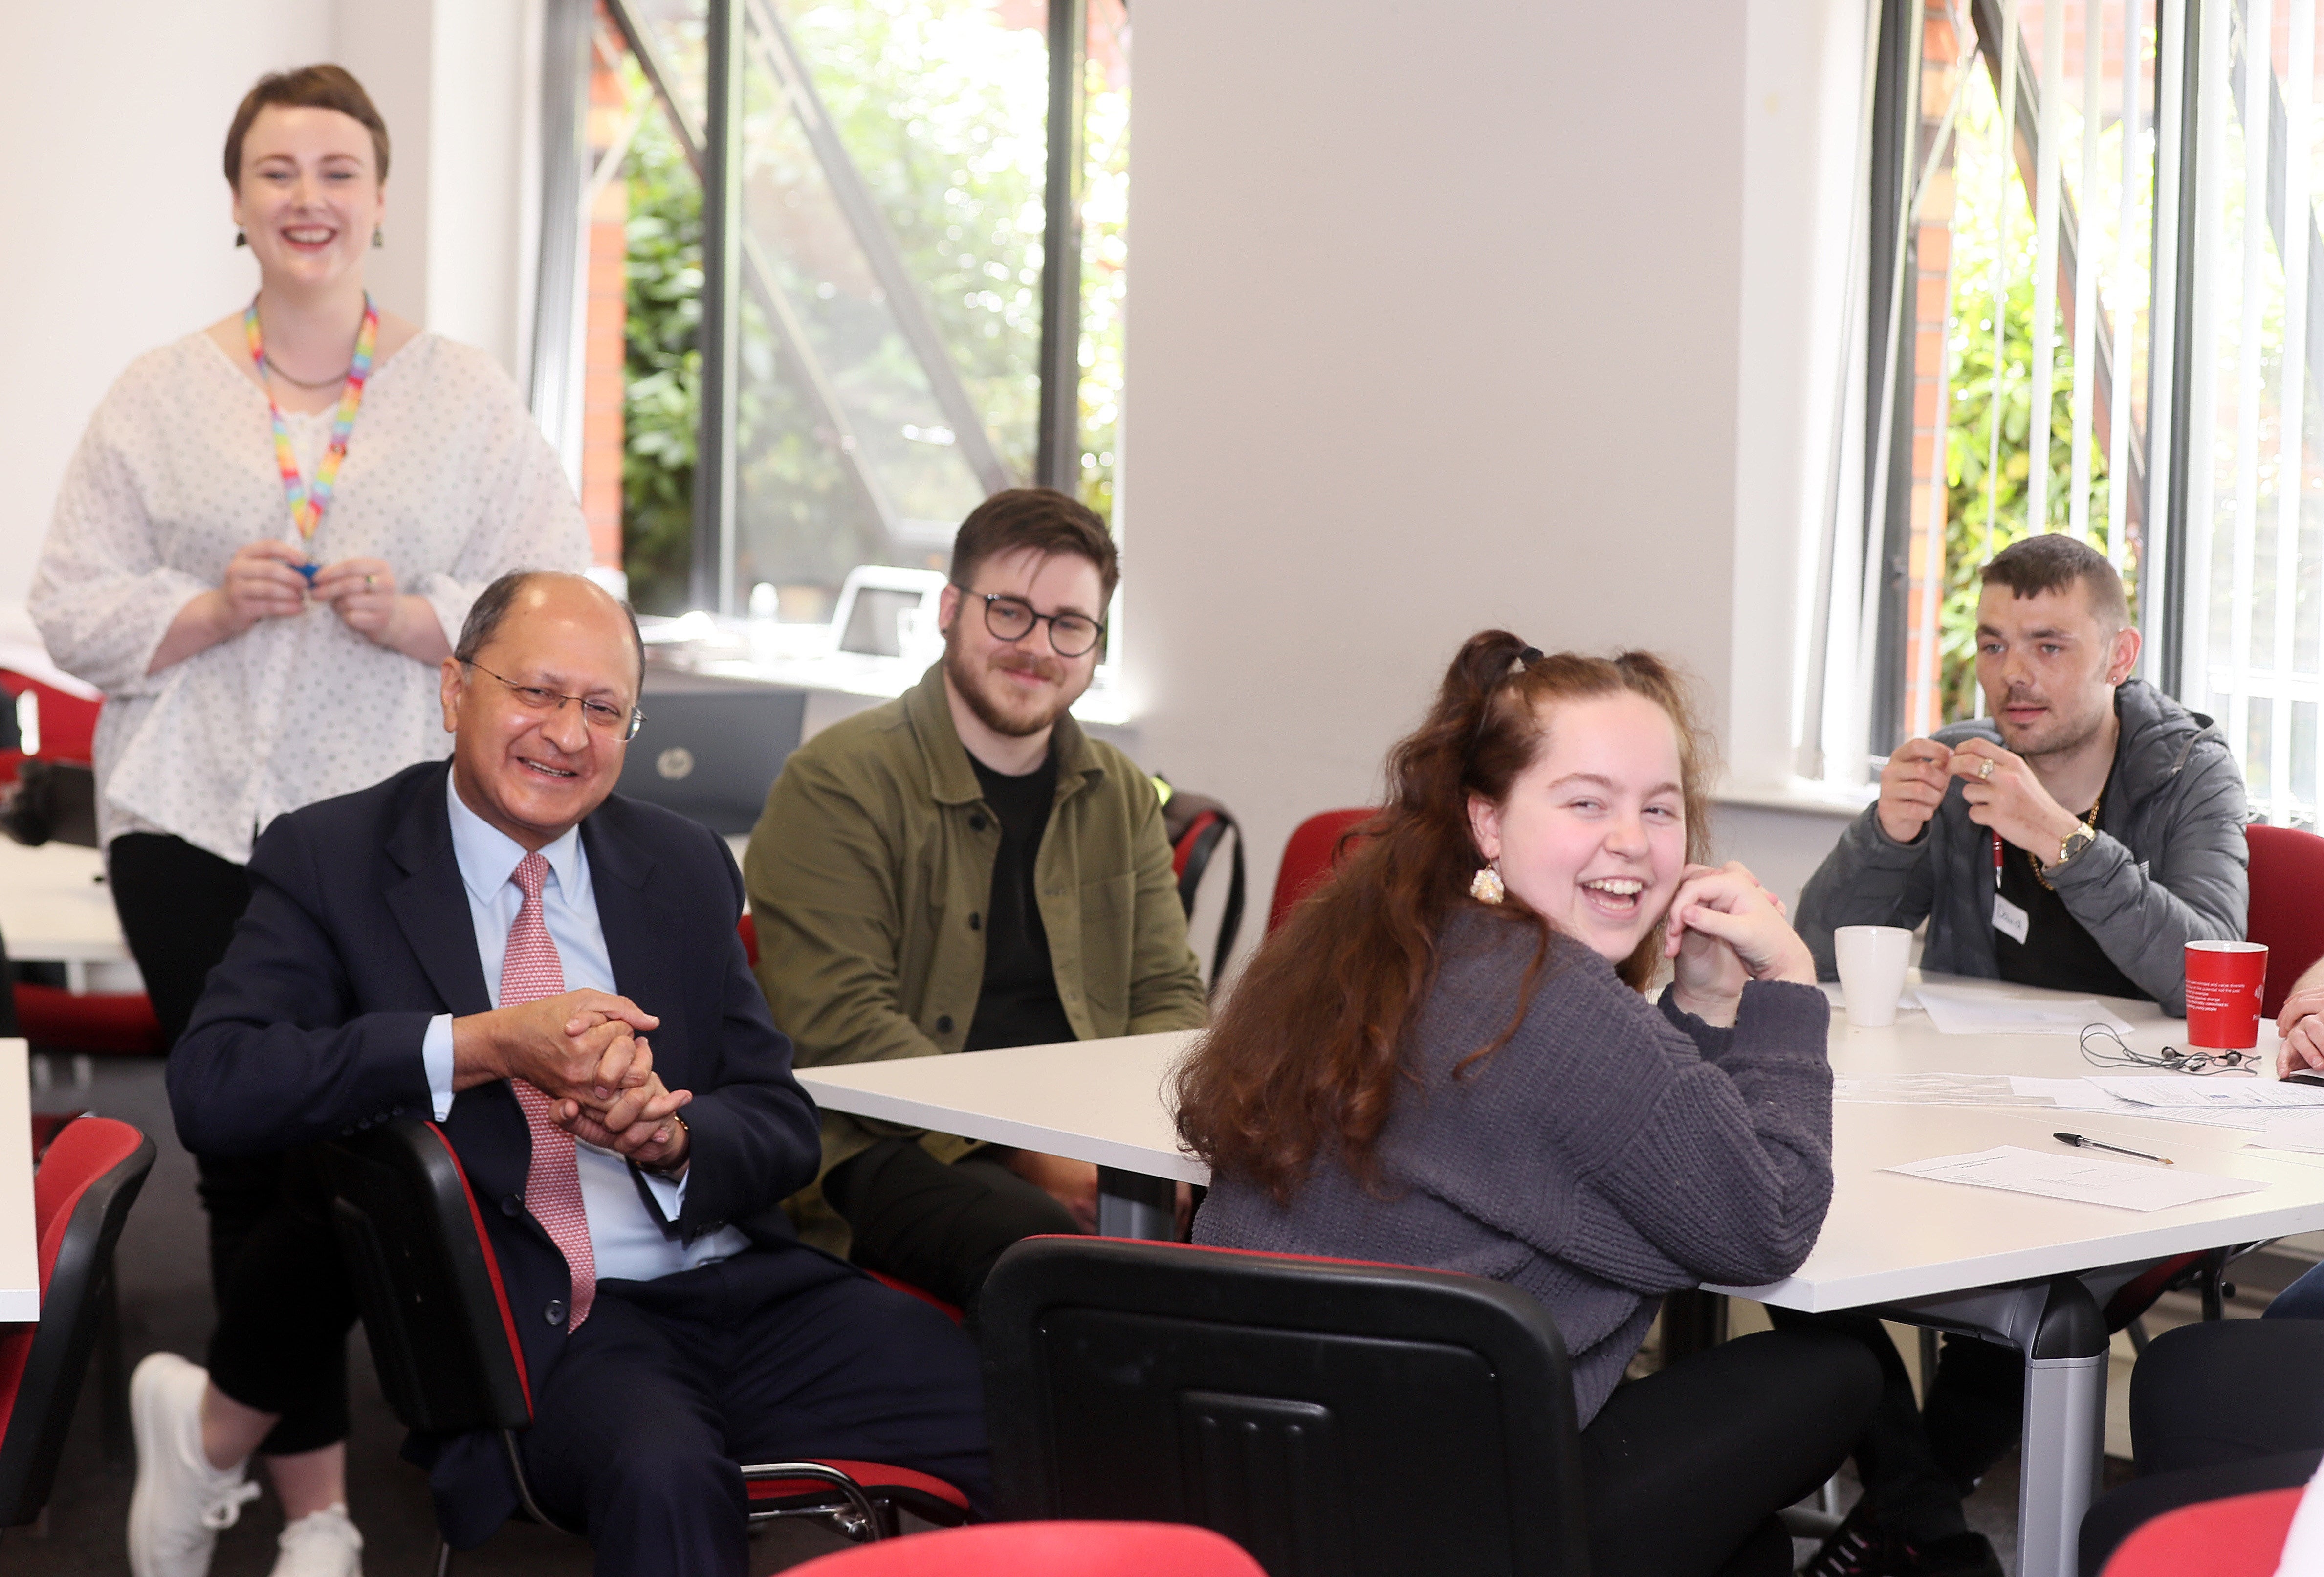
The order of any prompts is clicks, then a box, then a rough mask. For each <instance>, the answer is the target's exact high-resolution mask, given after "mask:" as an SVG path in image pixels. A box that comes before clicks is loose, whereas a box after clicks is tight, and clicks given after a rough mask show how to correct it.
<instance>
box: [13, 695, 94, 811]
mask: <svg viewBox="0 0 2324 1577" xmlns="http://www.w3.org/2000/svg"><path fill="white" fill-rule="evenodd" d="M27 691H29V692H30V693H31V694H32V704H33V706H34V707H35V708H37V709H38V710H39V714H40V719H41V751H40V754H41V758H42V760H43V761H78V762H80V763H82V764H83V765H87V764H88V762H89V761H91V760H93V759H95V756H96V740H97V710H98V709H99V708H100V707H102V706H103V705H104V704H105V703H104V702H103V701H101V700H89V699H88V697H86V696H78V695H74V694H72V693H71V692H70V691H62V690H59V689H58V688H57V687H56V686H55V685H53V684H47V683H43V682H42V681H40V680H37V679H34V678H32V677H30V676H29V675H27V674H23V673H17V672H16V671H15V670H14V669H13V668H0V694H5V696H6V698H7V700H6V703H5V704H7V705H9V706H11V707H14V705H15V704H16V700H17V698H18V697H20V696H22V695H23V694H25V693H26V692H27ZM24 756H25V752H23V751H22V750H0V784H12V783H14V782H15V781H16V770H17V768H18V767H20V766H21V765H23V761H24Z"/></svg>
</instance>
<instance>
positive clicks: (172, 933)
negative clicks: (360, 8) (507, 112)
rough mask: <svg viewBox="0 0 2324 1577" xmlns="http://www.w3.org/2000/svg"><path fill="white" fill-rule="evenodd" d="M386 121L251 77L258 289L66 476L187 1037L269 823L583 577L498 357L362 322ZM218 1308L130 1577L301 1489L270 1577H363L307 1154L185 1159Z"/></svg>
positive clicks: (115, 784)
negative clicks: (557, 579) (486, 605)
mask: <svg viewBox="0 0 2324 1577" xmlns="http://www.w3.org/2000/svg"><path fill="white" fill-rule="evenodd" d="M387 167H388V138H387V127H386V125H385V123H384V122H383V121H382V119H381V118H380V115H379V111H378V110H377V109H375V108H374V107H373V105H372V102H371V99H370V98H369V97H368V96H367V95H365V93H364V90H363V88H362V86H361V84H359V83H358V82H356V80H355V78H354V77H352V76H350V75H349V74H348V73H347V72H346V71H345V70H341V69H340V68H339V67H337V66H330V65H320V66H309V67H306V68H304V69H302V70H296V71H291V72H289V73H285V74H281V75H275V76H269V77H266V78H263V79H261V80H260V81H259V83H258V85H257V86H256V87H254V88H252V89H251V91H250V93H249V95H248V96H247V97H244V99H243V101H242V105H241V107H240V108H239V109H237V110H236V111H235V117H234V122H233V125H232V127H231V129H229V131H228V132H227V134H226V180H227V182H228V184H229V186H230V187H231V188H232V190H233V195H234V220H235V225H236V226H237V227H239V234H238V235H237V237H236V240H235V244H236V245H238V246H239V245H247V246H249V248H250V251H251V254H252V255H253V256H254V257H255V258H256V259H257V262H258V268H259V279H260V283H259V288H258V292H257V294H256V296H255V297H254V299H253V300H252V301H251V302H250V304H249V306H248V307H247V308H246V309H244V310H242V311H235V312H234V313H233V314H231V315H230V316H228V317H226V318H224V319H222V320H219V321H218V322H217V323H214V324H212V325H211V326H210V327H209V328H208V329H204V330H202V331H201V332H199V333H196V334H190V335H188V336H187V337H186V338H185V339H180V340H179V341H177V342H176V343H174V344H171V345H167V346H164V347H162V348H160V349H158V350H154V351H152V352H149V353H148V354H146V355H144V356H143V357H139V358H138V359H137V360H136V361H135V362H134V363H133V364H131V366H130V367H129V369H128V370H127V371H126V372H124V374H123V375H122V376H121V377H120V379H119V381H117V382H116V383H115V385H113V387H112V389H111V390H110V391H109V392H108V393H107V394H106V396H105V399H104V402H103V403H102V404H100V405H99V406H98V407H97V413H96V414H95V415H94V416H93V417H92V418H91V419H90V421H89V425H88V433H87V435H86V436H85V437H84V438H83V439H82V441H81V444H80V448H79V450H78V452H77V453H76V454H75V455H74V457H73V460H72V464H71V466H70V468H69V470H68V471H67V473H66V476H65V480H64V485H63V487H62V489H61V491H60V495H59V497H58V500H57V510H56V517H55V520H54V523H53V524H52V525H51V528H50V532H49V538H48V542H47V543H46V544H45V546H44V547H43V549H42V557H41V563H40V567H39V570H38V571H37V573H36V575H35V577H34V580H33V585H32V597H31V599H30V600H31V609H32V617H33V619H34V621H35V622H36V623H37V624H38V625H39V626H40V629H41V634H42V637H43V638H44V639H45V640H46V641H47V643H48V647H49V651H50V654H51V657H52V658H53V659H54V661H55V662H56V663H57V664H58V665H59V666H60V667H61V668H64V669H65V670H67V671H68V672H69V673H76V674H78V675H79V676H80V677H82V678H83V679H86V680H88V681H89V682H91V683H93V684H96V685H97V686H98V687H99V688H101V689H102V690H103V691H105V693H106V705H105V710H104V711H103V713H102V714H101V715H100V718H99V720H98V724H97V747H96V756H97V815H98V827H99V835H100V841H102V842H103V843H104V844H105V845H106V855H107V866H108V869H109V871H110V874H111V885H112V889H113V895H114V903H115V907H116V908H117V909H118V910H119V912H120V914H121V926H122V931H123V932H124V934H125V935H126V937H127V939H128V942H129V946H130V950H131V951H132V952H133V953H134V955H135V957H136V960H137V963H138V967H139V968H140V969H142V970H143V973H144V977H145V984H146V989H147V991H148V992H149V993H150V994H151V996H152V1000H153V1006H154V1010H155V1012H156V1013H157V1015H159V1016H160V1018H161V1024H162V1027H163V1029H164V1031H165V1032H166V1033H167V1034H168V1035H169V1037H170V1038H171V1040H172V1041H173V1042H174V1041H175V1040H176V1038H177V1037H178V1035H179V1034H181V1033H182V1032H183V1031H184V1029H185V1026H186V1023H187V1020H188V1019H189V1017H190V1016H191V1015H192V1012H193V1008H194V1004H195V1002H196V1000H197V999H198V997H200V995H201V990H202V984H203V981H204V979H205V978H206V977H207V976H208V972H209V970H210V969H211V967H212V966H213V965H215V964H216V963H217V961H218V960H219V959H220V958H221V957H223V956H224V954H225V952H226V943H227V941H228V939H229V937H230V936H231V934H232V932H233V928H234V924H235V920H236V919H237V918H238V917H239V916H240V915H241V914H242V911H243V908H244V904H246V903H247V902H248V900H249V888H248V886H247V883H246V880H245V877H244V871H243V867H244V863H245V862H246V861H247V860H248V858H249V857H250V850H251V846H252V843H253V841H254V840H255V839H256V837H257V835H258V833H259V832H260V831H261V830H263V829H264V828H265V826H266V824H267V823H268V822H269V821H272V819H273V818H274V817H276V816H278V815H280V814H281V813H282V812H285V811H290V810H295V809H297V808H298V807H300V806H301V805H305V804H309V803H311V802H314V801H317V800H321V799H327V798H329V797H331V796H333V795H337V794H344V793H353V792H354V791H355V790H357V789H361V788H364V787H367V786H369V785H370V784H374V783H376V782H378V781H379V780H380V779H381V778H383V777H385V776H387V775H389V774H390V773H392V772H394V771H396V770H397V769H399V768H401V767H403V766H406V765H410V764H411V763H412V762H415V761H419V760H423V759H427V758H430V757H437V756H446V755H448V754H449V753H450V742H449V737H448V736H447V735H446V734H445V733H444V732H443V730H442V728H440V726H439V723H440V718H439V715H438V700H437V688H438V664H439V663H442V662H443V661H444V659H445V658H447V657H448V656H449V655H450V654H451V649H452V641H453V638H454V637H455V636H456V635H457V632H458V630H459V628H460V626H461V623H462V621H463V620H464V619H465V618H466V617H467V611H468V605H469V604H470V603H471V602H472V601H473V600H474V599H475V596H476V594H477V593H478V592H479V591H481V590H482V589H484V587H485V586H486V585H488V584H490V583H491V582H492V581H493V580H494V579H495V578H496V577H498V576H499V575H501V574H502V573H503V572H504V571H509V570H513V569H521V568H537V569H551V570H579V569H582V568H584V567H585V566H586V564H587V563H588V561H589V554H588V533H587V530H586V526H585V525H584V524H583V522H582V518H581V512H580V508H579V506H578V505H577V503H576V500H575V498H574V496H573V492H572V488H571V487H570V486H569V485H568V483H567V480H566V478H565V476H564V473H563V471H562V469H561V468H560V467H559V465H558V459H557V457H556V455H555V453H554V452H553V451H552V450H550V448H549V444H548V442H547V441H545V440H544V439H543V437H542V436H541V433H540V431H539V429H538V428H537V427H536V426H535V425H534V424H533V422H532V420H531V418H530V415H528V414H527V413H526V411H525V408H524V405H523V403H522V401H521V398H520V397H519V395H518V394H517V391H516V388H515V385H513V384H512V383H511V382H510V380H509V378H508V376H506V375H505V374H504V373H503V372H502V371H501V370H500V368H499V367H498V366H496V365H494V363H493V361H492V359H491V358H490V357H487V356H485V355H484V353H483V352H481V351H478V350H475V349H471V348H468V347H466V346H462V345H457V344H454V343H452V342H451V341H449V340H447V339H440V338H438V337H437V336H436V335H434V334H430V333H428V332H425V331H423V330H422V329H420V328H419V327H418V326H417V325H415V324H413V323H410V322H408V321H406V320H403V319H401V318H399V317H396V316H394V315H393V314H392V313H387V312H382V311H378V310H377V308H375V307H374V305H373V303H372V301H371V297H370V294H369V292H367V291H366V290H365V289H364V260H365V258H366V257H367V256H368V255H369V252H370V249H371V248H372V247H373V246H375V245H377V241H378V236H379V233H380V224H381V221H382V218H383V213H384V209H385V199H386V186H385V183H386V179H387ZM198 1161H199V1163H200V1168H201V1191H202V1201H203V1204H204V1206H205V1207H206V1208H207V1209H208V1212H209V1218H210V1261H211V1276H212V1285H213V1288H214V1290H215V1293H216V1294H217V1301H218V1310H219V1317H218V1325H217V1332H216V1334H215V1336H214V1337H213V1338H212V1340H211V1346H210V1354H209V1359H210V1367H209V1369H208V1371H207V1372H206V1371H205V1370H203V1369H202V1368H198V1367H197V1366H195V1365H193V1364H191V1363H189V1362H188V1361H186V1360H185V1359H181V1358H179V1357H177V1356H176V1355H174V1354H168V1353H157V1354H155V1355H153V1356H152V1358H149V1359H146V1360H145V1362H144V1363H143V1364H141V1365H139V1367H138V1371H137V1374H136V1377H135V1378H134V1381H133V1384H132V1403H133V1410H134V1422H135V1424H136V1430H137V1445H138V1475H137V1489H136V1491H135V1494H134V1498H133V1499H132V1501H131V1505H130V1528H129V1545H130V1566H131V1569H132V1571H133V1572H134V1573H135V1574H136V1577H165V1574H166V1577H200V1574H201V1573H203V1572H207V1571H208V1566H209V1560H210V1553H211V1549H212V1546H213V1545H214V1544H215V1543H216V1539H217V1532H216V1529H217V1527H220V1526H226V1525H228V1524H230V1523H232V1522H233V1520H234V1518H235V1513H236V1511H237V1509H238V1507H240V1506H241V1505H242V1504H243V1503H244V1501H246V1500H248V1499H250V1498H253V1497H254V1496H255V1495H256V1494H257V1493H258V1490H257V1489H256V1487H255V1486H254V1485H249V1484H246V1483H244V1472H245V1467H246V1462H247V1460H248V1458H249V1456H250V1455H251V1454H252V1452H254V1451H255V1452H261V1453H263V1454H264V1455H266V1457H267V1458H268V1462H269V1466H270V1469H271V1470H272V1478H273V1480H274V1484H275V1488H276V1489H277V1491H278V1492H279V1493H280V1494H281V1497H282V1502H283V1507H282V1509H283V1520H284V1523H285V1524H286V1527H285V1530H284V1533H283V1535H282V1550H281V1558H280V1560H279V1561H278V1563H277V1564H276V1566H275V1568H274V1571H275V1572H276V1574H277V1577H292V1574H298V1577H307V1574H310V1573H311V1574H314V1577H325V1574H328V1577H353V1574H354V1573H355V1572H359V1571H360V1569H361V1562H360V1556H359V1552H360V1550H361V1549H362V1539H361V1538H360V1536H359V1535H357V1534H356V1532H355V1526H354V1525H353V1524H352V1523H350V1522H349V1521H348V1520H347V1517H346V1505H345V1502H346V1445H345V1442H346V1432H347V1405H346V1336H347V1330H348V1326H349V1324H350V1323H351V1322H352V1319H353V1304H352V1301H351V1300H350V1298H349V1297H348V1295H347V1293H346V1287H345V1285H344V1282H343V1279H342V1278H341V1277H340V1276H339V1275H338V1272H337V1250H336V1247H335V1245H334V1244H333V1242H332V1240H331V1238H330V1235H329V1227H328V1223H327V1220H326V1219H325V1218H324V1217H323V1215H322V1213H321V1208H320V1207H321V1195H320V1192H319V1183H318V1180H317V1179H316V1178H315V1176H314V1174H313V1172H312V1170H311V1168H310V1167H309V1166H308V1165H306V1164H302V1163H300V1161H299V1160H298V1159H297V1158H296V1157H286V1156H271V1157H265V1158H263V1159H259V1160H245V1161H233V1160H219V1159H214V1158H211V1157H208V1156H203V1157H198Z"/></svg>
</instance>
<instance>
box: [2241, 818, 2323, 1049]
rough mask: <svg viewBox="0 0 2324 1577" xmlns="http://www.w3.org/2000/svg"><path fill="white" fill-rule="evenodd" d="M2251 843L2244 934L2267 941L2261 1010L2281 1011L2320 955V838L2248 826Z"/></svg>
mask: <svg viewBox="0 0 2324 1577" xmlns="http://www.w3.org/2000/svg"><path fill="white" fill-rule="evenodd" d="M2244 836H2245V837H2246V839H2247V840H2250V843H2251V923H2249V924H2248V925H2247V926H2246V927H2245V930H2244V934H2245V935H2246V936H2247V937H2249V938H2250V939H2251V940H2252V941H2254V942H2265V943H2266V944H2267V990H2266V993H2265V995H2264V997H2262V998H2261V1000H2260V1011H2261V1012H2262V1013H2264V1014H2265V1015H2266V1016H2268V1017H2270V1018H2273V1017H2274V1016H2276V1015H2277V1014H2278V1013H2281V1012H2282V1011H2283V999H2284V998H2285V997H2289V996H2290V995H2291V994H2292V982H2293V981H2294V980H2297V979H2300V977H2301V973H2302V972H2304V971H2305V970H2306V969H2307V968H2308V966H2309V965H2310V964H2312V963H2314V962H2315V961H2316V960H2318V959H2319V958H2324V838H2319V837H2318V836H2317V835H2316V834H2315V833H2313V832H2302V831H2300V830H2298V829H2296V828H2292V827H2246V828H2245V829H2244Z"/></svg>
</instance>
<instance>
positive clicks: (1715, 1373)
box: [1582, 1330, 1881, 1577]
mask: <svg viewBox="0 0 2324 1577" xmlns="http://www.w3.org/2000/svg"><path fill="white" fill-rule="evenodd" d="M1880 1395H1881V1376H1880V1368H1879V1365H1878V1364H1877V1363H1876V1362H1874V1361H1873V1359H1872V1356H1871V1354H1870V1353H1868V1352H1867V1351H1866V1350H1865V1349H1864V1347H1863V1344H1862V1343H1860V1342H1858V1341H1855V1340H1850V1339H1849V1338H1848V1337H1846V1336H1843V1335H1840V1334H1838V1333H1835V1332H1833V1331H1812V1330H1811V1331H1758V1332H1757V1333H1756V1334H1753V1335H1750V1336H1744V1337H1738V1339H1737V1340H1733V1341H1727V1342H1721V1343H1720V1345H1719V1346H1717V1347H1713V1348H1710V1349H1707V1350H1704V1351H1701V1352H1698V1353H1696V1354H1694V1355H1693V1356H1692V1357H1691V1358H1687V1359H1682V1360H1681V1361H1680V1362H1678V1363H1676V1364H1674V1365H1672V1366H1671V1367H1670V1368H1666V1369H1664V1370H1663V1371H1662V1372H1660V1373H1659V1374H1655V1375H1652V1376H1649V1377H1648V1378H1646V1379H1643V1380H1632V1381H1628V1382H1625V1383H1624V1384H1622V1385H1620V1386H1618V1387H1615V1389H1614V1394H1613V1396H1610V1397H1609V1398H1608V1399H1607V1402H1606V1405H1605V1406H1603V1407H1602V1408H1600V1409H1599V1412H1598V1416H1597V1417H1595V1418H1593V1419H1591V1421H1590V1426H1589V1427H1588V1428H1587V1429H1584V1430H1583V1431H1582V1483H1583V1486H1584V1489H1585V1491H1586V1494H1587V1498H1588V1503H1589V1507H1590V1565H1591V1570H1592V1571H1593V1572H1621V1573H1623V1574H1624V1577H1761V1574H1763V1573H1764V1574H1765V1577H1786V1574H1787V1573H1789V1572H1790V1571H1791V1569H1792V1541H1791V1538H1790V1536H1789V1535H1786V1534H1785V1533H1784V1528H1783V1525H1782V1524H1780V1523H1778V1522H1777V1521H1776V1520H1775V1513H1776V1512H1778V1511H1780V1510H1782V1509H1783V1508H1784V1507H1786V1506H1789V1505H1791V1504H1793V1503H1794V1501H1797V1500H1799V1499H1801V1498H1804V1497H1805V1496H1807V1495H1809V1494H1810V1493H1812V1491H1813V1490H1814V1489H1815V1487H1816V1486H1817V1485H1819V1484H1821V1483H1822V1482H1823V1481H1824V1480H1826V1479H1829V1478H1830V1477H1831V1475H1832V1473H1833V1472H1834V1471H1836V1470H1838V1469H1839V1467H1840V1463H1841V1462H1842V1461H1846V1460H1847V1457H1848V1453H1849V1448H1850V1447H1852V1446H1853V1445H1854V1444H1855V1443H1856V1441H1857V1437H1858V1435H1859V1434H1861V1433H1863V1430H1864V1426H1865V1422H1866V1420H1867V1419H1868V1418H1869V1417H1870V1416H1871V1415H1872V1411H1873V1409H1874V1407H1875V1406H1877V1405H1878V1403H1879V1400H1880Z"/></svg>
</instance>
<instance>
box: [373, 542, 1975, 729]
mask: <svg viewBox="0 0 2324 1577" xmlns="http://www.w3.org/2000/svg"><path fill="white" fill-rule="evenodd" d="M378 584H379V577H378V576H376V575H365V576H364V590H365V591H369V590H370V589H372V588H374V586H377V585H378ZM1986 765H1987V766H1991V765H1993V763H1991V762H1990V761H1988V762H1987V763H1986Z"/></svg>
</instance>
